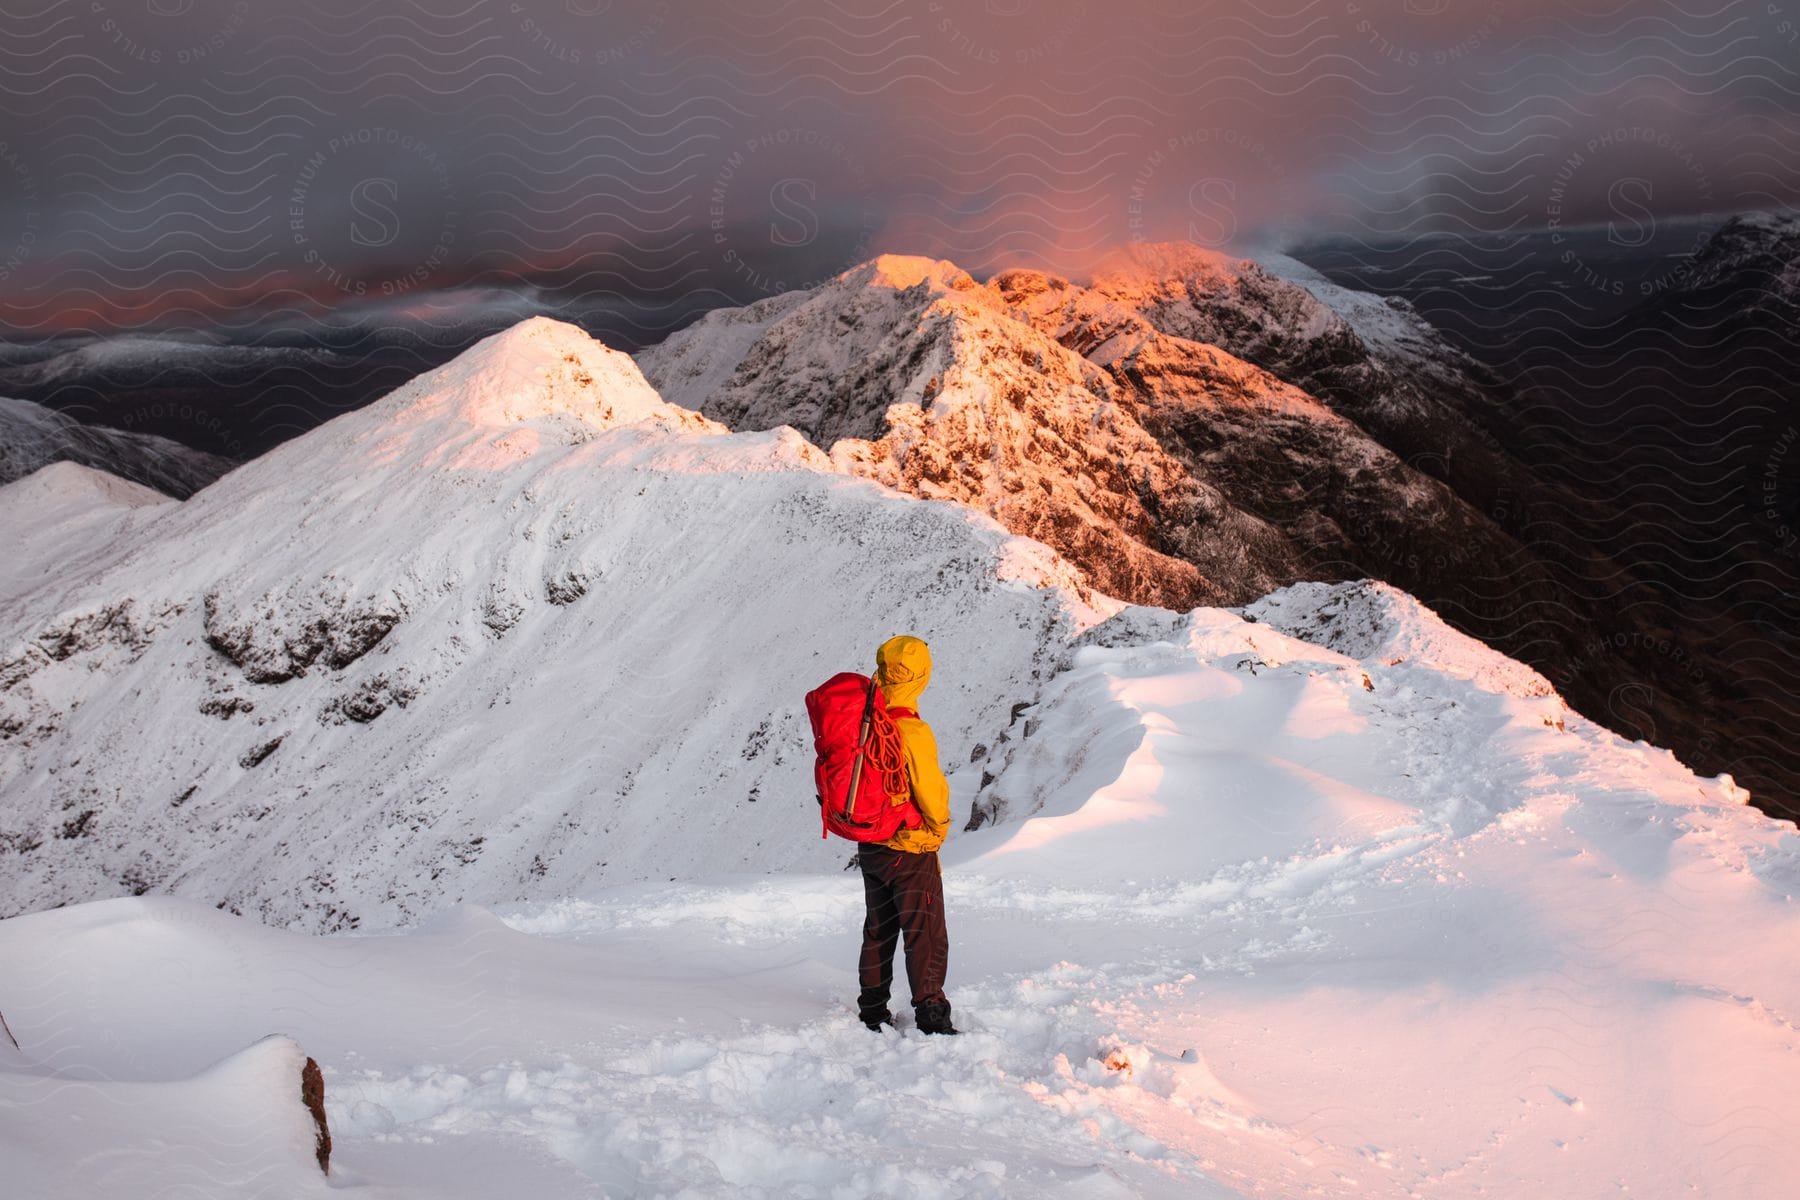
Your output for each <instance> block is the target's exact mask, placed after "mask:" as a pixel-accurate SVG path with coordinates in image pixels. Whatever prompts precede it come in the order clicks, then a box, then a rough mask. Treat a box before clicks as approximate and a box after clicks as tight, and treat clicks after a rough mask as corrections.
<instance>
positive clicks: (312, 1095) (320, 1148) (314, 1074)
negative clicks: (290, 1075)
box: [300, 1058, 331, 1175]
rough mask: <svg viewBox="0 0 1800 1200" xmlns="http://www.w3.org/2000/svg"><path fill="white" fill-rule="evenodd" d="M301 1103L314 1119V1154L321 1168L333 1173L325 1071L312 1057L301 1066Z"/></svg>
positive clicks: (327, 1172)
mask: <svg viewBox="0 0 1800 1200" xmlns="http://www.w3.org/2000/svg"><path fill="white" fill-rule="evenodd" d="M300 1103H302V1104H304V1105H305V1106H306V1111H307V1112H308V1113H309V1114H311V1116H312V1120H313V1155H314V1157H316V1158H317V1159H318V1160H319V1170H321V1171H323V1172H324V1173H325V1174H327V1175H329V1174H331V1127H330V1126H329V1125H327V1124H326V1123H325V1073H324V1072H323V1071H321V1070H319V1064H318V1062H317V1061H315V1060H314V1059H312V1058H308V1059H307V1060H306V1065H305V1066H304V1067H302V1068H300Z"/></svg>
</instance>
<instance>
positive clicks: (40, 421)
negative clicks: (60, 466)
mask: <svg viewBox="0 0 1800 1200" xmlns="http://www.w3.org/2000/svg"><path fill="white" fill-rule="evenodd" d="M54 462H71V463H79V464H81V465H82V466H85V467H91V468H93V469H95V470H97V471H104V472H106V473H107V474H108V475H115V476H117V477H119V478H120V479H128V480H130V481H132V482H133V483H138V484H142V485H144V486H145V487H149V488H154V489H156V490H157V491H159V492H162V493H163V494H165V495H168V496H173V497H175V498H176V499H178V500H179V499H185V498H186V497H188V496H191V495H193V494H194V493H195V492H197V491H199V490H200V489H201V488H203V487H205V486H206V485H207V484H209V483H211V482H212V481H213V480H215V479H217V478H218V477H219V476H221V475H223V474H224V473H225V472H227V471H229V470H231V468H232V467H233V466H235V465H236V464H235V463H233V462H232V461H231V460H230V459H228V458H221V457H219V456H218V455H216V454H207V453H205V452H204V451H200V450H195V449H193V448H191V447H189V446H184V445H182V444H181V443H180V442H175V441H171V440H169V439H168V438H165V437H158V436H156V435H155V434H147V433H129V432H127V431H125V430H122V429H107V428H104V427H102V426H97V425H84V424H82V423H80V422H79V421H76V420H74V419H72V418H70V417H67V416H65V415H63V414H62V413H59V412H56V411H54V410H53V409H48V408H45V407H44V406H43V405H41V404H33V403H31V402H30V401H28V400H13V399H8V398H6V397H3V396H0V484H7V483H11V482H12V481H13V480H15V479H22V478H24V477H25V476H27V475H29V474H31V473H32V472H33V471H36V470H37V469H38V468H40V467H43V466H46V465H47V464H49V463H54Z"/></svg>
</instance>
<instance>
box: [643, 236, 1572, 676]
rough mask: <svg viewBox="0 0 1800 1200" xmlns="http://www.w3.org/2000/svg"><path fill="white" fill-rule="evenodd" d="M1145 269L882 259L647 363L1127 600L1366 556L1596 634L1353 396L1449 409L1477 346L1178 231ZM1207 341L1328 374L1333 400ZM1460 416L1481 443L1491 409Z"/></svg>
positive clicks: (694, 398)
mask: <svg viewBox="0 0 1800 1200" xmlns="http://www.w3.org/2000/svg"><path fill="white" fill-rule="evenodd" d="M1132 270H1134V271H1137V272H1139V273H1138V274H1136V275H1128V274H1126V273H1125V272H1124V268H1123V267H1121V268H1119V269H1116V270H1113V271H1112V272H1111V273H1110V274H1102V275H1101V276H1100V277H1099V278H1098V279H1097V280H1096V281H1095V283H1094V285H1093V286H1083V285H1079V284H1076V283H1073V282H1071V281H1069V280H1067V279H1063V278H1061V277H1058V276H1055V275H1051V274H1048V273H1045V272H1040V271H1023V270H1017V271H1007V272H1004V273H1002V274H1001V275H999V276H997V277H995V278H994V279H992V280H990V281H989V282H987V283H986V284H979V283H977V282H976V281H975V280H974V279H972V278H971V277H969V276H968V275H967V273H965V272H962V271H960V270H958V269H957V268H956V267H955V266H954V265H953V264H950V263H947V262H938V261H932V260H927V259H919V258H904V257H899V256H884V257H882V258H879V259H876V260H874V261H873V262H871V263H867V264H864V265H863V266H861V267H858V268H856V269H854V270H851V271H849V272H846V273H845V274H843V275H841V276H839V277H838V278H836V279H834V280H832V281H829V282H828V283H826V284H824V285H822V286H820V287H818V288H816V289H813V290H812V291H810V292H797V293H789V294H787V295H783V296H778V297H773V298H771V299H769V300H765V301H763V302H762V303H760V304H758V305H754V306H751V307H749V308H744V309H730V310H721V311H716V312H713V313H710V314H708V315H707V316H706V317H704V318H702V319H701V320H700V321H698V322H696V323H695V324H694V325H692V326H690V327H688V328H687V329H684V330H682V331H680V332H678V333H677V334H675V335H673V336H672V337H670V338H669V339H668V340H667V341H666V342H664V343H662V344H661V345H658V346H655V347H651V348H649V349H647V350H645V351H642V352H640V354H639V355H638V361H639V364H640V365H641V366H642V367H643V369H644V372H645V375H646V377H647V378H648V379H649V380H650V381H651V382H652V384H653V385H655V386H656V387H657V388H658V389H659V390H661V391H662V392H663V393H664V394H665V395H667V396H670V397H671V398H674V399H676V400H677V401H678V402H680V403H682V404H686V405H691V406H694V407H696V408H698V409H700V410H701V411H704V412H706V413H707V414H708V415H710V416H712V417H714V418H715V419H717V420H720V421H723V422H725V423H726V424H728V425H731V426H733V427H734V428H740V429H758V428H772V427H775V426H778V425H792V426H794V427H796V428H798V429H799V430H801V431H802V432H803V433H805V434H806V435H807V436H808V437H809V438H811V439H813V440H814V441H815V442H816V443H817V444H818V445H819V446H821V447H822V448H826V449H827V450H828V452H829V453H830V455H831V456H832V458H833V460H834V461H835V462H838V463H840V464H841V465H842V466H844V467H845V469H850V470H856V471H860V472H861V473H863V474H866V475H868V476H870V477H872V478H875V479H878V480H880V481H882V482H883V483H887V484H889V485H891V486H894V487H898V488H901V489H903V490H906V491H910V492H913V493H914V494H917V495H921V496H925V497H936V498H945V499H955V500H959V501H962V502H964V503H968V504H971V505H973V506H975V507H977V508H980V509H982V510H983V511H986V512H988V513H990V514H992V515H993V516H994V517H995V518H996V519H997V520H999V521H1000V522H1001V523H1002V524H1004V525H1006V526H1007V528H1009V529H1012V530H1014V531H1015V532H1018V533H1025V534H1029V535H1031V536H1033V537H1037V538H1040V539H1041V540H1043V541H1045V542H1047V543H1049V544H1050V545H1051V546H1053V547H1055V548H1056V549H1057V550H1059V551H1061V552H1062V553H1063V554H1065V555H1066V556H1068V557H1069V558H1070V559H1071V560H1072V561H1074V562H1076V563H1077V564H1079V565H1081V566H1082V567H1083V569H1084V570H1085V571H1086V572H1087V574H1088V577H1089V579H1090V580H1091V581H1092V582H1093V583H1094V585H1095V586H1096V587H1098V588H1100V589H1101V590H1102V591H1105V592H1107V593H1109V594H1112V595H1117V596H1119V597H1121V598H1124V599H1128V600H1131V601H1134V602H1138V603H1145V604H1161V605H1167V606H1171V607H1176V608H1181V607H1187V606H1191V605H1193V604H1196V603H1243V602H1246V601H1248V600H1251V599H1253V598H1255V597H1256V596H1259V595H1262V594H1263V593H1265V592H1267V591H1268V590H1269V589H1270V588H1271V587H1274V586H1280V585H1284V584H1288V583H1293V582H1296V581H1299V580H1303V579H1326V580H1330V579H1345V578H1356V577H1362V576H1372V577H1376V578H1381V579H1386V580H1389V581H1391V582H1393V583H1395V584H1397V585H1398V586H1400V587H1403V588H1405V589H1407V590H1408V591H1410V592H1412V593H1414V594H1416V595H1418V596H1420V598H1421V599H1424V600H1426V601H1427V603H1430V604H1432V605H1433V606H1434V607H1437V608H1439V609H1440V610H1441V611H1443V612H1445V614H1446V615H1448V616H1449V617H1450V618H1451V619H1453V620H1456V621H1458V622H1459V623H1460V624H1462V625H1464V627H1466V628H1470V629H1471V631H1473V632H1475V633H1476V634H1477V635H1478V636H1482V637H1485V638H1490V639H1492V640H1494V641H1495V642H1496V644H1498V645H1501V646H1503V647H1505V648H1507V649H1508V650H1509V651H1511V652H1513V653H1521V652H1523V653H1525V654H1526V656H1527V657H1532V656H1534V655H1535V657H1536V658H1538V659H1554V658H1556V657H1558V656H1563V657H1572V656H1573V655H1574V654H1576V653H1577V651H1576V650H1575V648H1574V647H1575V646H1576V645H1578V644H1579V642H1580V641H1581V640H1582V639H1583V638H1584V637H1586V638H1589V639H1591V638H1592V637H1594V636H1595V633H1594V629H1593V625H1592V617H1591V615H1590V614H1589V613H1588V612H1587V611H1586V610H1585V609H1584V608H1581V607H1577V606H1575V605H1572V604H1570V603H1569V602H1568V600H1567V595H1566V593H1567V589H1566V588H1562V587H1560V586H1559V584H1558V582H1557V579H1556V577H1555V573H1554V571H1553V569H1552V568H1551V567H1550V566H1549V565H1548V564H1546V563H1545V562H1543V561H1542V559H1541V558H1540V557H1539V556H1538V555H1537V554H1536V553H1534V551H1533V549H1532V548H1530V547H1528V546H1526V545H1524V544H1522V543H1521V542H1520V541H1519V540H1518V539H1517V538H1515V537H1513V536H1512V535H1511V534H1509V533H1508V531H1507V530H1506V529H1504V528H1503V527H1501V526H1500V525H1499V524H1498V523H1497V522H1496V521H1494V520H1493V519H1492V518H1490V517H1489V516H1488V515H1487V514H1486V513H1485V512H1483V511H1482V510H1481V509H1480V508H1478V507H1477V506H1475V505H1473V504H1471V503H1469V502H1468V501H1466V500H1465V499H1463V498H1462V497H1461V496H1459V495H1458V494H1457V492H1456V491H1454V490H1453V489H1452V488H1451V487H1449V486H1447V485H1446V484H1445V483H1444V482H1443V481H1442V480H1440V479H1438V478H1434V477H1433V476H1432V475H1431V474H1430V473H1428V472H1426V471H1424V470H1421V469H1419V468H1418V467H1415V466H1413V465H1411V464H1409V463H1408V462H1407V461H1405V460H1404V459H1403V458H1402V457H1401V456H1400V455H1398V454H1396V453H1395V452H1394V451H1393V450H1391V449H1390V448H1389V447H1387V446H1386V445H1384V444H1383V442H1382V441H1381V440H1380V439H1379V438H1378V437H1376V436H1375V435H1374V434H1373V433H1371V432H1370V430H1369V429H1368V428H1366V427H1365V426H1364V425H1363V424H1361V423H1359V421H1358V420H1356V419H1354V418H1353V417H1352V416H1351V415H1349V414H1350V412H1351V411H1354V412H1358V413H1363V414H1379V415H1380V417H1381V420H1383V421H1385V422H1387V423H1389V424H1393V425H1395V426H1397V427H1408V428H1411V426H1410V425H1409V422H1418V423H1421V424H1422V423H1423V422H1424V421H1425V420H1426V419H1428V418H1430V419H1437V420H1440V421H1441V422H1442V423H1443V424H1445V425H1449V424H1452V422H1451V419H1450V416H1449V409H1448V408H1447V407H1446V405H1445V404H1444V402H1443V401H1442V400H1441V399H1440V398H1439V397H1437V396H1436V395H1435V393H1433V392H1432V390H1431V387H1430V381H1431V380H1432V379H1433V378H1437V377H1440V376H1447V375H1450V374H1452V373H1454V372H1456V371H1458V370H1460V369H1461V363H1460V361H1459V360H1457V359H1456V358H1455V357H1454V356H1449V357H1448V358H1447V359H1446V360H1445V361H1444V362H1441V363H1440V362H1437V361H1436V360H1434V359H1432V358H1431V356H1430V355H1429V354H1427V353H1425V347H1424V343H1423V335H1422V334H1420V333H1419V331H1418V323H1417V321H1416V318H1413V319H1412V320H1410V321H1407V320H1404V319H1403V318H1404V314H1399V313H1396V314H1395V319H1394V320H1393V321H1391V322H1388V323H1387V324H1386V325H1384V326H1381V327H1379V329H1378V330H1377V332H1378V333H1380V334H1381V335H1383V336H1384V337H1385V338H1386V339H1387V341H1386V343H1385V345H1386V346H1387V347H1388V349H1387V354H1388V357H1387V358H1385V359H1384V358H1382V357H1380V356H1378V355H1377V354H1375V353H1374V352H1372V351H1371V350H1370V348H1369V345H1368V342H1367V341H1366V340H1365V339H1364V337H1363V336H1362V335H1360V334H1358V333H1357V332H1356V331H1355V330H1354V329H1353V328H1352V326H1351V324H1350V323H1349V322H1348V321H1346V320H1345V319H1343V318H1341V317H1339V316H1337V315H1336V314H1335V313H1334V312H1333V311H1332V310H1331V309H1329V308H1327V307H1326V306H1325V305H1323V304H1322V303H1321V302H1319V301H1318V300H1317V299H1315V298H1313V297H1311V296H1310V295H1309V294H1307V293H1306V292H1304V291H1303V290H1302V289H1300V288H1298V287H1296V286H1294V285H1291V284H1288V283H1285V282H1283V281H1281V280H1279V279H1276V278H1275V277H1274V276H1272V275H1270V274H1268V273H1267V272H1265V271H1262V270H1261V269H1260V268H1257V267H1255V266H1254V264H1250V263H1245V262H1242V261H1241V260H1238V261H1231V260H1223V259H1221V258H1220V257H1219V256H1217V255H1212V254H1210V253H1208V252H1205V251H1200V250H1198V249H1197V248H1193V247H1185V248H1184V247H1165V248H1160V249H1159V248H1151V250H1150V251H1149V252H1148V254H1141V255H1140V257H1139V258H1138V259H1137V260H1134V264H1133V266H1132ZM1183 272H1187V273H1188V274H1182V273H1183ZM1171 273H1172V274H1171ZM1190 276H1191V277H1190ZM1370 325H1373V322H1369V321H1367V320H1365V326H1370ZM1190 335H1191V336H1190ZM1207 338H1211V339H1219V340H1223V341H1229V342H1232V343H1233V344H1235V345H1237V346H1240V347H1241V348H1243V349H1245V350H1247V351H1251V352H1254V353H1258V354H1261V355H1263V356H1265V357H1266V358H1268V359H1269V361H1271V362H1274V363H1276V364H1277V365H1280V366H1282V367H1283V368H1284V369H1289V370H1291V371H1293V372H1294V374H1295V377H1296V378H1297V379H1302V380H1313V379H1329V380H1332V381H1335V382H1334V383H1333V384H1332V386H1333V387H1334V388H1335V389H1336V394H1338V395H1339V396H1340V402H1339V403H1336V404H1333V403H1327V402H1326V401H1324V400H1322V399H1320V398H1319V397H1317V396H1315V395H1314V394H1312V393H1310V392H1308V391H1306V390H1304V389H1303V388H1302V387H1300V386H1296V385H1295V384H1294V383H1292V382H1289V381H1284V380H1283V379H1281V378H1280V377H1278V376H1277V375H1276V374H1275V373H1272V372H1271V371H1270V370H1266V369H1264V368H1262V367H1259V366H1257V365H1255V364H1253V363H1251V362H1249V361H1246V360H1245V359H1244V358H1241V357H1239V356H1237V355H1236V354H1234V353H1231V352H1228V350H1227V349H1225V348H1221V346H1219V345H1218V344H1216V343H1215V342H1213V341H1207V340H1201V339H1207ZM1409 339H1410V340H1409ZM1405 361H1417V362H1419V363H1422V364H1423V365H1420V366H1417V367H1414V368H1410V373H1408V372H1407V371H1404V370H1402V369H1401V367H1402V366H1403V365H1404V363H1405ZM1353 384H1355V385H1356V386H1357V387H1360V388H1362V389H1363V390H1360V391H1357V390H1355V389H1354V388H1353V387H1352V385H1353ZM1343 397H1351V399H1350V400H1343V399H1342V398H1343ZM1370 419H1371V420H1374V419H1375V418H1374V416H1371V417H1370ZM1463 424H1464V425H1467V424H1468V422H1464V423H1463ZM1459 436H1461V437H1462V438H1463V440H1464V441H1467V442H1470V443H1471V444H1474V443H1476V442H1478V441H1479V427H1475V429H1474V431H1473V432H1471V433H1469V434H1466V435H1459ZM1488 452H1489V453H1490V455H1491V457H1492V458H1493V459H1494V461H1496V462H1499V463H1504V456H1503V455H1502V454H1501V453H1500V452H1499V451H1498V450H1497V449H1494V448H1492V447H1489V448H1488ZM1497 469H1498V468H1497ZM1505 469H1506V470H1508V471H1516V468H1515V467H1514V466H1512V465H1510V464H1506V465H1505Z"/></svg>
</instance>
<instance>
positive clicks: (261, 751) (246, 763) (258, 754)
mask: <svg viewBox="0 0 1800 1200" xmlns="http://www.w3.org/2000/svg"><path fill="white" fill-rule="evenodd" d="M286 736H287V735H286V734H283V735H282V736H281V737H277V738H271V739H269V740H268V741H266V742H264V743H262V744H261V745H260V746H254V747H252V748H251V749H249V750H247V751H245V752H244V756H243V757H242V758H240V759H238V766H240V767H242V768H244V769H245V770H246V771H248V770H249V769H250V768H252V767H256V766H260V765H262V763H263V761H264V760H265V759H267V758H268V757H269V755H271V754H273V753H275V751H277V750H279V749H280V748H281V743H282V740H283V738H285V737H286Z"/></svg>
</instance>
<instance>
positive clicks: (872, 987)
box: [857, 844, 950, 1018]
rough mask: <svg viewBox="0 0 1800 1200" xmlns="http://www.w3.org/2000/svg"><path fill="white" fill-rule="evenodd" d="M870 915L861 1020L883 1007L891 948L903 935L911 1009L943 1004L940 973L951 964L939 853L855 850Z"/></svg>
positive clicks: (891, 961)
mask: <svg viewBox="0 0 1800 1200" xmlns="http://www.w3.org/2000/svg"><path fill="white" fill-rule="evenodd" d="M857 859H858V861H859V862H861V864H862V877H863V893H864V895H865V896H866V897H867V899H868V902H869V915H868V917H867V919H866V920H864V922H863V942H862V960H861V962H860V963H859V967H858V982H859V983H861V984H862V996H861V998H860V999H859V1001H858V1007H859V1008H860V1009H861V1011H862V1014H863V1016H864V1017H865V1018H867V1017H870V1016H876V1015H879V1014H881V1013H883V1012H885V1011H886V1010H887V1006H888V992H889V989H890V988H891V987H892V985H893V982H894V947H895V945H896V944H897V943H898V942H899V941H900V938H901V935H902V934H904V935H905V937H906V982H907V984H908V986H910V987H911V988H912V1002H913V1007H914V1008H917V1007H919V1006H920V1005H922V1004H942V1005H943V1006H944V1008H945V1010H946V1011H948V1009H949V1001H948V1000H946V999H944V971H945V969H946V968H947V967H948V966H949V964H950V934H949V933H948V931H946V930H945V928H944V880H943V876H941V875H940V874H939V873H938V856H937V851H935V850H933V851H931V852H929V853H927V854H909V853H907V852H906V851H904V850H890V849H889V848H887V847H886V846H878V845H874V844H868V845H865V846H863V847H862V849H861V850H860V851H859V852H858V854H857Z"/></svg>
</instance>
